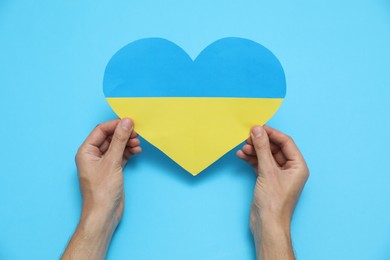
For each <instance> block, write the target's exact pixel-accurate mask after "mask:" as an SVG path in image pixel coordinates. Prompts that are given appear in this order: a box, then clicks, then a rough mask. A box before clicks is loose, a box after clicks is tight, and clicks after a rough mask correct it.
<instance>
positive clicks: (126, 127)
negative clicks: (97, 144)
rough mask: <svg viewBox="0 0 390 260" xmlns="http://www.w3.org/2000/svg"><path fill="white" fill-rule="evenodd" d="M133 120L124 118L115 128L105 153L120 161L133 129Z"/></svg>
mask: <svg viewBox="0 0 390 260" xmlns="http://www.w3.org/2000/svg"><path fill="white" fill-rule="evenodd" d="M133 127H134V125H133V121H132V120H131V119H129V118H124V119H122V120H121V121H120V123H119V124H118V125H117V127H116V128H115V132H114V135H113V136H112V140H111V143H110V146H109V148H108V151H107V155H108V156H109V157H111V158H112V159H113V160H115V161H118V162H120V161H121V160H122V158H123V153H124V151H125V148H126V145H127V142H128V141H129V138H130V135H131V132H132V131H133Z"/></svg>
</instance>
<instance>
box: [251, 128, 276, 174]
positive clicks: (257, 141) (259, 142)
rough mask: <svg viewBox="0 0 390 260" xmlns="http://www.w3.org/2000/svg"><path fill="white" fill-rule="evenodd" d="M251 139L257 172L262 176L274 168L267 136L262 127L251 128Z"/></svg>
mask: <svg viewBox="0 0 390 260" xmlns="http://www.w3.org/2000/svg"><path fill="white" fill-rule="evenodd" d="M251 139H252V143H253V146H254V147H255V151H256V155H257V160H258V167H259V168H258V171H259V172H260V173H262V174H264V173H266V172H269V171H270V170H272V168H273V167H274V162H273V158H272V154H271V148H270V145H269V139H268V135H267V133H266V132H265V130H264V128H263V127H262V126H254V127H252V129H251Z"/></svg>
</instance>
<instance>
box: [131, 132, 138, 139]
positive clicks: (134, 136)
mask: <svg viewBox="0 0 390 260" xmlns="http://www.w3.org/2000/svg"><path fill="white" fill-rule="evenodd" d="M137 136H138V134H137V132H136V131H133V132H131V135H130V138H136V137H137Z"/></svg>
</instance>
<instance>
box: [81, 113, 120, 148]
mask: <svg viewBox="0 0 390 260" xmlns="http://www.w3.org/2000/svg"><path fill="white" fill-rule="evenodd" d="M118 123H119V120H118V119H115V120H111V121H108V122H105V123H103V124H99V125H97V126H96V127H95V129H93V131H92V132H91V133H90V135H89V136H88V137H87V139H85V141H84V144H90V145H93V146H96V147H100V146H101V145H102V144H103V143H104V141H105V140H106V138H107V137H108V136H110V135H112V134H113V133H114V131H115V128H116V126H117V125H118Z"/></svg>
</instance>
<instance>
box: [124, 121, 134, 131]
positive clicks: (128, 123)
mask: <svg viewBox="0 0 390 260" xmlns="http://www.w3.org/2000/svg"><path fill="white" fill-rule="evenodd" d="M121 127H122V128H123V129H125V130H126V131H131V129H132V128H133V125H132V123H131V120H130V119H128V118H124V119H122V120H121Z"/></svg>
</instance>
